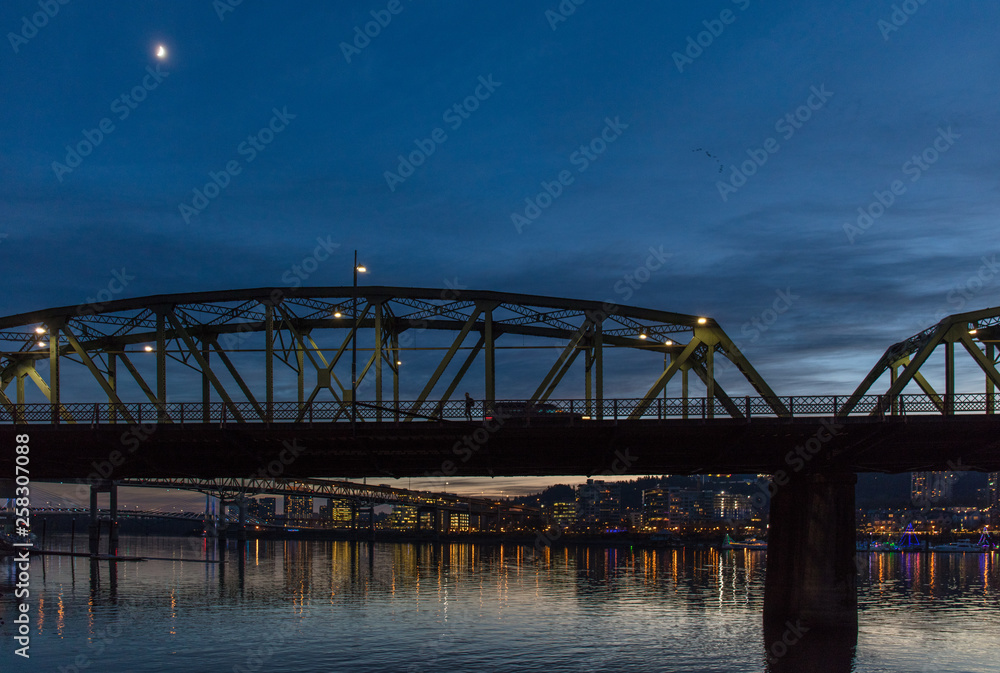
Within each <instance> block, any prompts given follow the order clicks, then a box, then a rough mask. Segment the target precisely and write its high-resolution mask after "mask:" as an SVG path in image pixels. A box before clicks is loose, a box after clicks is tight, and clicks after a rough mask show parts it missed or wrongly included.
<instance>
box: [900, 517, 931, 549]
mask: <svg viewBox="0 0 1000 673" xmlns="http://www.w3.org/2000/svg"><path fill="white" fill-rule="evenodd" d="M895 549H896V550H897V551H923V550H924V546H923V545H922V544H921V543H920V540H918V539H917V534H916V533H914V532H913V524H912V523H910V524H907V525H906V530H905V531H903V535H902V537H900V538H899V541H898V542H896V545H895Z"/></svg>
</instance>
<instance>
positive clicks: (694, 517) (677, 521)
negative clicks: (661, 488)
mask: <svg viewBox="0 0 1000 673" xmlns="http://www.w3.org/2000/svg"><path fill="white" fill-rule="evenodd" d="M667 490H668V497H669V499H670V509H669V514H668V516H669V519H670V524H671V525H672V526H678V525H684V524H691V523H695V522H699V521H707V520H709V519H711V518H713V516H714V514H715V502H714V497H713V496H714V494H713V493H712V492H711V491H696V490H693V489H687V488H669V489H667Z"/></svg>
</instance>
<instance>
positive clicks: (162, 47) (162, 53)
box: [156, 44, 167, 58]
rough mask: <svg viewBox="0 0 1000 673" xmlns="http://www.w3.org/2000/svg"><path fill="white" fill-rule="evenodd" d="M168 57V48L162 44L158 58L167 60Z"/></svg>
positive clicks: (157, 53) (157, 54)
mask: <svg viewBox="0 0 1000 673" xmlns="http://www.w3.org/2000/svg"><path fill="white" fill-rule="evenodd" d="M166 55H167V48H166V47H164V46H163V45H162V44H161V45H160V47H159V48H158V49H157V50H156V57H157V58H165V57H166Z"/></svg>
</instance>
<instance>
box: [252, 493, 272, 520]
mask: <svg viewBox="0 0 1000 673" xmlns="http://www.w3.org/2000/svg"><path fill="white" fill-rule="evenodd" d="M277 503H278V501H277V498H257V499H253V498H251V499H250V502H248V503H247V514H248V515H249V516H251V517H253V518H255V519H260V520H262V521H272V520H274V515H275V511H276V507H277Z"/></svg>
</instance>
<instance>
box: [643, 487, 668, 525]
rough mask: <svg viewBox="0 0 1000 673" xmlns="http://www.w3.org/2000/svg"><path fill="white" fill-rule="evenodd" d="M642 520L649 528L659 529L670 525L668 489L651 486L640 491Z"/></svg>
mask: <svg viewBox="0 0 1000 673" xmlns="http://www.w3.org/2000/svg"><path fill="white" fill-rule="evenodd" d="M642 520H643V522H644V524H645V526H646V528H648V529H650V530H661V529H664V528H667V527H669V526H670V492H669V490H668V489H665V488H651V489H649V490H646V491H643V492H642Z"/></svg>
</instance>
